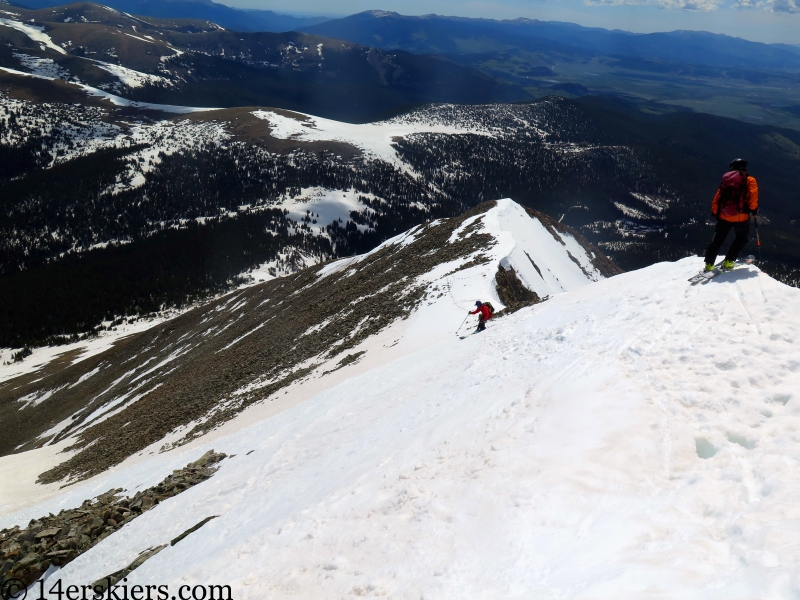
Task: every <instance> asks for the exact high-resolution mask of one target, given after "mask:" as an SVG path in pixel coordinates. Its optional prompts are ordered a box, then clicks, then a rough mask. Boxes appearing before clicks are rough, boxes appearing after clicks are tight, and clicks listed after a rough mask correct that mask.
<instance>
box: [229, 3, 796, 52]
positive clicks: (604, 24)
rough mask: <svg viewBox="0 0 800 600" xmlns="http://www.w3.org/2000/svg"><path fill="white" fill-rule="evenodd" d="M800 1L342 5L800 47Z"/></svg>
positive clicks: (318, 6)
mask: <svg viewBox="0 0 800 600" xmlns="http://www.w3.org/2000/svg"><path fill="white" fill-rule="evenodd" d="M798 2H800V0H758V1H754V0H734V1H732V2H731V1H730V0H727V1H724V2H723V1H720V0H646V1H640V0H594V1H592V0H587V1H582V0H495V1H474V2H467V3H460V2H455V1H453V0H425V1H420V0H388V1H385V2H383V3H382V4H381V5H376V4H375V3H374V0H342V2H340V3H338V5H337V8H339V9H340V10H338V11H337V13H338V14H339V15H340V16H342V17H344V16H347V15H352V14H355V13H359V12H363V11H366V10H386V11H392V12H397V13H400V14H402V15H407V16H421V15H428V14H437V15H441V16H451V17H471V18H487V19H515V18H529V19H539V20H541V21H566V22H570V23H575V24H578V25H582V26H584V27H601V28H603V29H621V30H624V31H630V32H632V33H655V32H663V31H675V30H680V29H683V30H693V31H707V32H710V33H720V34H725V35H730V36H733V37H739V38H743V39H746V40H751V41H754V42H764V43H783V44H793V45H800V33H798V32H799V31H800V3H798ZM223 3H224V4H227V5H228V6H233V7H236V8H250V9H262V10H272V11H275V12H279V13H283V14H295V15H306V16H307V15H324V16H328V17H330V16H331V15H332V13H331V11H330V4H329V3H326V2H322V1H320V0H295V1H294V2H292V7H291V8H287V7H286V4H285V3H283V2H280V1H276V0H225V1H224V2H223Z"/></svg>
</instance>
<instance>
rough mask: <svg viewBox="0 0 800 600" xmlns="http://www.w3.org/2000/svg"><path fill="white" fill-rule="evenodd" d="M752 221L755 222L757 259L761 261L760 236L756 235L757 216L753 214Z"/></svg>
mask: <svg viewBox="0 0 800 600" xmlns="http://www.w3.org/2000/svg"><path fill="white" fill-rule="evenodd" d="M753 223H755V224H756V246H757V247H758V261H759V262H761V237H759V235H758V217H757V216H756V215H753Z"/></svg>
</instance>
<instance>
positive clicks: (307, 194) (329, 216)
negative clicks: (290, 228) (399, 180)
mask: <svg viewBox="0 0 800 600" xmlns="http://www.w3.org/2000/svg"><path fill="white" fill-rule="evenodd" d="M360 196H364V197H367V198H369V199H371V200H375V199H376V197H375V196H374V195H373V194H363V193H360V192H356V191H355V190H330V189H327V188H322V187H310V188H303V189H301V191H300V195H299V196H296V197H294V198H287V199H285V200H283V201H282V202H280V203H278V204H271V205H269V207H268V208H282V209H285V210H288V211H289V214H288V216H289V217H290V218H291V219H294V220H295V221H298V222H299V221H307V223H308V225H309V227H311V228H312V229H313V228H324V227H327V226H328V225H330V224H331V223H333V222H334V221H341V224H342V226H344V224H345V223H346V222H347V221H349V220H350V213H351V212H353V211H355V212H358V213H360V212H362V211H363V210H364V209H365V208H366V207H365V206H364V204H362V203H361V201H360V200H359V197H360ZM314 221H316V222H314ZM358 228H359V229H360V230H361V231H365V230H366V229H367V227H366V226H364V225H358Z"/></svg>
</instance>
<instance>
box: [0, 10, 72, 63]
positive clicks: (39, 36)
mask: <svg viewBox="0 0 800 600" xmlns="http://www.w3.org/2000/svg"><path fill="white" fill-rule="evenodd" d="M6 14H12V13H6ZM0 26H5V27H10V28H12V29H16V30H17V31H21V32H22V33H24V34H25V35H27V36H28V37H29V38H30V39H31V40H33V41H34V42H37V43H38V44H39V46H40V47H41V49H42V50H45V49H46V48H49V49H50V50H54V51H56V52H58V53H59V54H66V53H67V51H66V50H64V49H63V48H62V47H61V46H59V45H57V44H55V43H54V42H53V40H52V38H51V37H50V36H49V35H47V34H46V33H45V32H44V27H40V26H38V25H31V24H30V23H23V22H22V21H17V20H16V19H5V18H0Z"/></svg>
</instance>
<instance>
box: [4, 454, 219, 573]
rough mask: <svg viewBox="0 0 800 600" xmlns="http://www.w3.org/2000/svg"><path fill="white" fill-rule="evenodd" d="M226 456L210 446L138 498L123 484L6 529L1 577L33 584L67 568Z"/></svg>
mask: <svg viewBox="0 0 800 600" xmlns="http://www.w3.org/2000/svg"><path fill="white" fill-rule="evenodd" d="M223 458H225V454H223V453H215V452H214V451H213V450H209V451H208V452H206V453H205V454H204V455H203V456H202V457H201V458H200V459H198V460H196V461H194V462H192V463H189V464H188V465H186V467H185V468H183V469H177V470H175V471H174V472H173V473H172V474H171V475H168V476H167V477H166V478H165V479H164V480H163V481H161V483H159V484H158V485H156V486H153V487H151V488H148V489H146V490H142V491H139V492H137V493H136V494H135V495H134V496H133V497H128V496H125V497H122V496H121V494H122V492H123V491H124V490H122V489H113V490H109V491H107V492H106V493H105V494H101V495H100V496H98V497H97V498H95V499H94V500H85V501H84V502H83V504H82V505H81V506H80V507H78V508H74V509H67V510H62V511H61V512H59V513H58V514H57V515H53V514H50V515H48V516H46V517H42V518H40V519H33V520H32V521H31V522H30V523H28V526H27V527H25V528H20V527H18V526H17V527H13V528H11V529H4V530H2V531H0V579H18V580H20V581H21V582H23V583H24V584H25V585H26V586H27V585H30V584H31V583H33V582H34V581H36V580H37V579H38V578H39V577H40V576H41V575H42V573H44V572H45V571H47V569H48V568H49V567H50V565H55V566H58V567H63V566H64V565H66V564H67V563H69V562H72V561H73V560H75V559H76V558H77V557H78V556H80V555H81V554H83V553H84V552H86V551H87V550H89V549H90V548H91V547H92V546H95V545H96V544H99V543H100V542H101V541H103V540H104V539H105V538H107V537H108V536H110V535H111V534H112V533H114V532H115V531H117V530H118V529H121V528H122V527H124V526H125V525H126V524H127V523H130V522H131V521H133V520H134V519H136V518H137V517H139V516H141V515H142V514H143V513H145V512H147V511H148V510H150V509H151V508H153V507H154V506H156V505H157V504H158V503H159V502H163V501H164V500H166V499H167V498H171V497H172V496H177V495H178V494H180V493H181V492H183V491H185V490H188V489H189V488H190V487H192V486H195V485H197V484H198V483H201V482H203V481H205V480H206V479H208V478H209V477H211V476H212V475H213V474H214V472H215V471H216V470H217V468H218V466H217V463H219V461H221V460H222V459H223ZM144 554H147V552H145V553H144ZM154 554H155V552H152V553H150V554H149V555H148V556H147V558H149V557H150V556H153V555H154ZM141 558H142V557H141V556H140V557H139V558H138V559H137V561H139V560H140V559H141ZM145 560H146V559H145ZM135 562H136V561H134V563H135ZM143 562H144V560H141V561H140V562H139V564H141V563H143ZM139 564H136V566H139ZM131 566H132V567H133V568H136V567H134V566H133V565H131ZM131 570H132V569H131Z"/></svg>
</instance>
